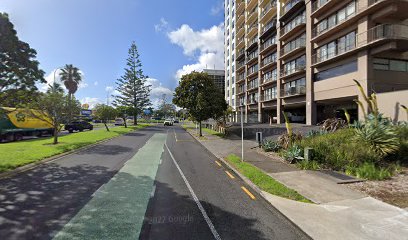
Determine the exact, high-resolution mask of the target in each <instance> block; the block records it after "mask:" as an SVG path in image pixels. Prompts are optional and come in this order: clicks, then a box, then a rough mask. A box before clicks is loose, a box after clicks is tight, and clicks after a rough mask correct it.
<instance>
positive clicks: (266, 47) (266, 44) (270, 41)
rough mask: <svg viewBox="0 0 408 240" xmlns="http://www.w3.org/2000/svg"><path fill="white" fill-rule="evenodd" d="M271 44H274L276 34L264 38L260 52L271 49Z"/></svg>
mask: <svg viewBox="0 0 408 240" xmlns="http://www.w3.org/2000/svg"><path fill="white" fill-rule="evenodd" d="M272 46H276V36H273V37H271V38H269V39H268V40H266V42H264V43H262V45H261V53H262V52H264V51H266V50H269V49H271V47H272Z"/></svg>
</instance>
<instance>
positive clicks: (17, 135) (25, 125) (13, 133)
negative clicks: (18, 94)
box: [0, 107, 53, 142]
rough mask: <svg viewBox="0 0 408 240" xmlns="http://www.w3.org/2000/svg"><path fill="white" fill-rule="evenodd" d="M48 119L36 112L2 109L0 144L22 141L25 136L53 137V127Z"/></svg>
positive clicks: (0, 112)
mask: <svg viewBox="0 0 408 240" xmlns="http://www.w3.org/2000/svg"><path fill="white" fill-rule="evenodd" d="M34 116H41V117H34ZM46 119H47V118H46V117H44V116H43V115H40V113H39V112H38V111H36V110H31V109H17V108H7V107H0V142H3V141H8V142H9V141H20V140H22V139H23V137H24V136H38V137H41V136H42V135H48V134H51V135H52V134H53V127H52V125H51V124H50V123H49V122H50V121H46Z"/></svg>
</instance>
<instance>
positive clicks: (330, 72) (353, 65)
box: [314, 60, 358, 81]
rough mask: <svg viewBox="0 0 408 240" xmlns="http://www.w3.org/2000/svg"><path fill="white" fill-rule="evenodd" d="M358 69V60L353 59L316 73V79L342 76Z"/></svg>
mask: <svg viewBox="0 0 408 240" xmlns="http://www.w3.org/2000/svg"><path fill="white" fill-rule="evenodd" d="M357 69H358V67H357V61H356V60H355V61H352V62H349V63H346V64H343V65H340V66H336V67H333V68H329V69H327V70H324V71H320V72H318V73H316V74H315V75H314V80H315V81H321V80H326V79H329V78H333V77H338V76H342V75H345V74H348V73H352V72H356V71H357Z"/></svg>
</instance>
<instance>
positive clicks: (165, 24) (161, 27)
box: [154, 18, 169, 32]
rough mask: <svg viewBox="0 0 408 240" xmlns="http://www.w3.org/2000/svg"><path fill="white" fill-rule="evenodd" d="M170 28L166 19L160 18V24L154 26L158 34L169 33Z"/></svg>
mask: <svg viewBox="0 0 408 240" xmlns="http://www.w3.org/2000/svg"><path fill="white" fill-rule="evenodd" d="M168 28H169V23H168V22H167V21H166V20H165V19H164V18H160V23H158V24H155V25H154V30H155V31H156V32H167V31H168Z"/></svg>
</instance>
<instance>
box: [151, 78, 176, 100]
mask: <svg viewBox="0 0 408 240" xmlns="http://www.w3.org/2000/svg"><path fill="white" fill-rule="evenodd" d="M146 85H151V92H150V101H151V102H152V105H153V107H157V106H158V105H159V104H160V101H161V99H162V98H163V94H165V95H166V99H167V100H168V101H169V102H171V100H172V99H173V91H172V90H170V89H169V88H166V87H164V86H162V83H161V82H160V81H159V80H158V79H155V78H148V79H147V81H146Z"/></svg>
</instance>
